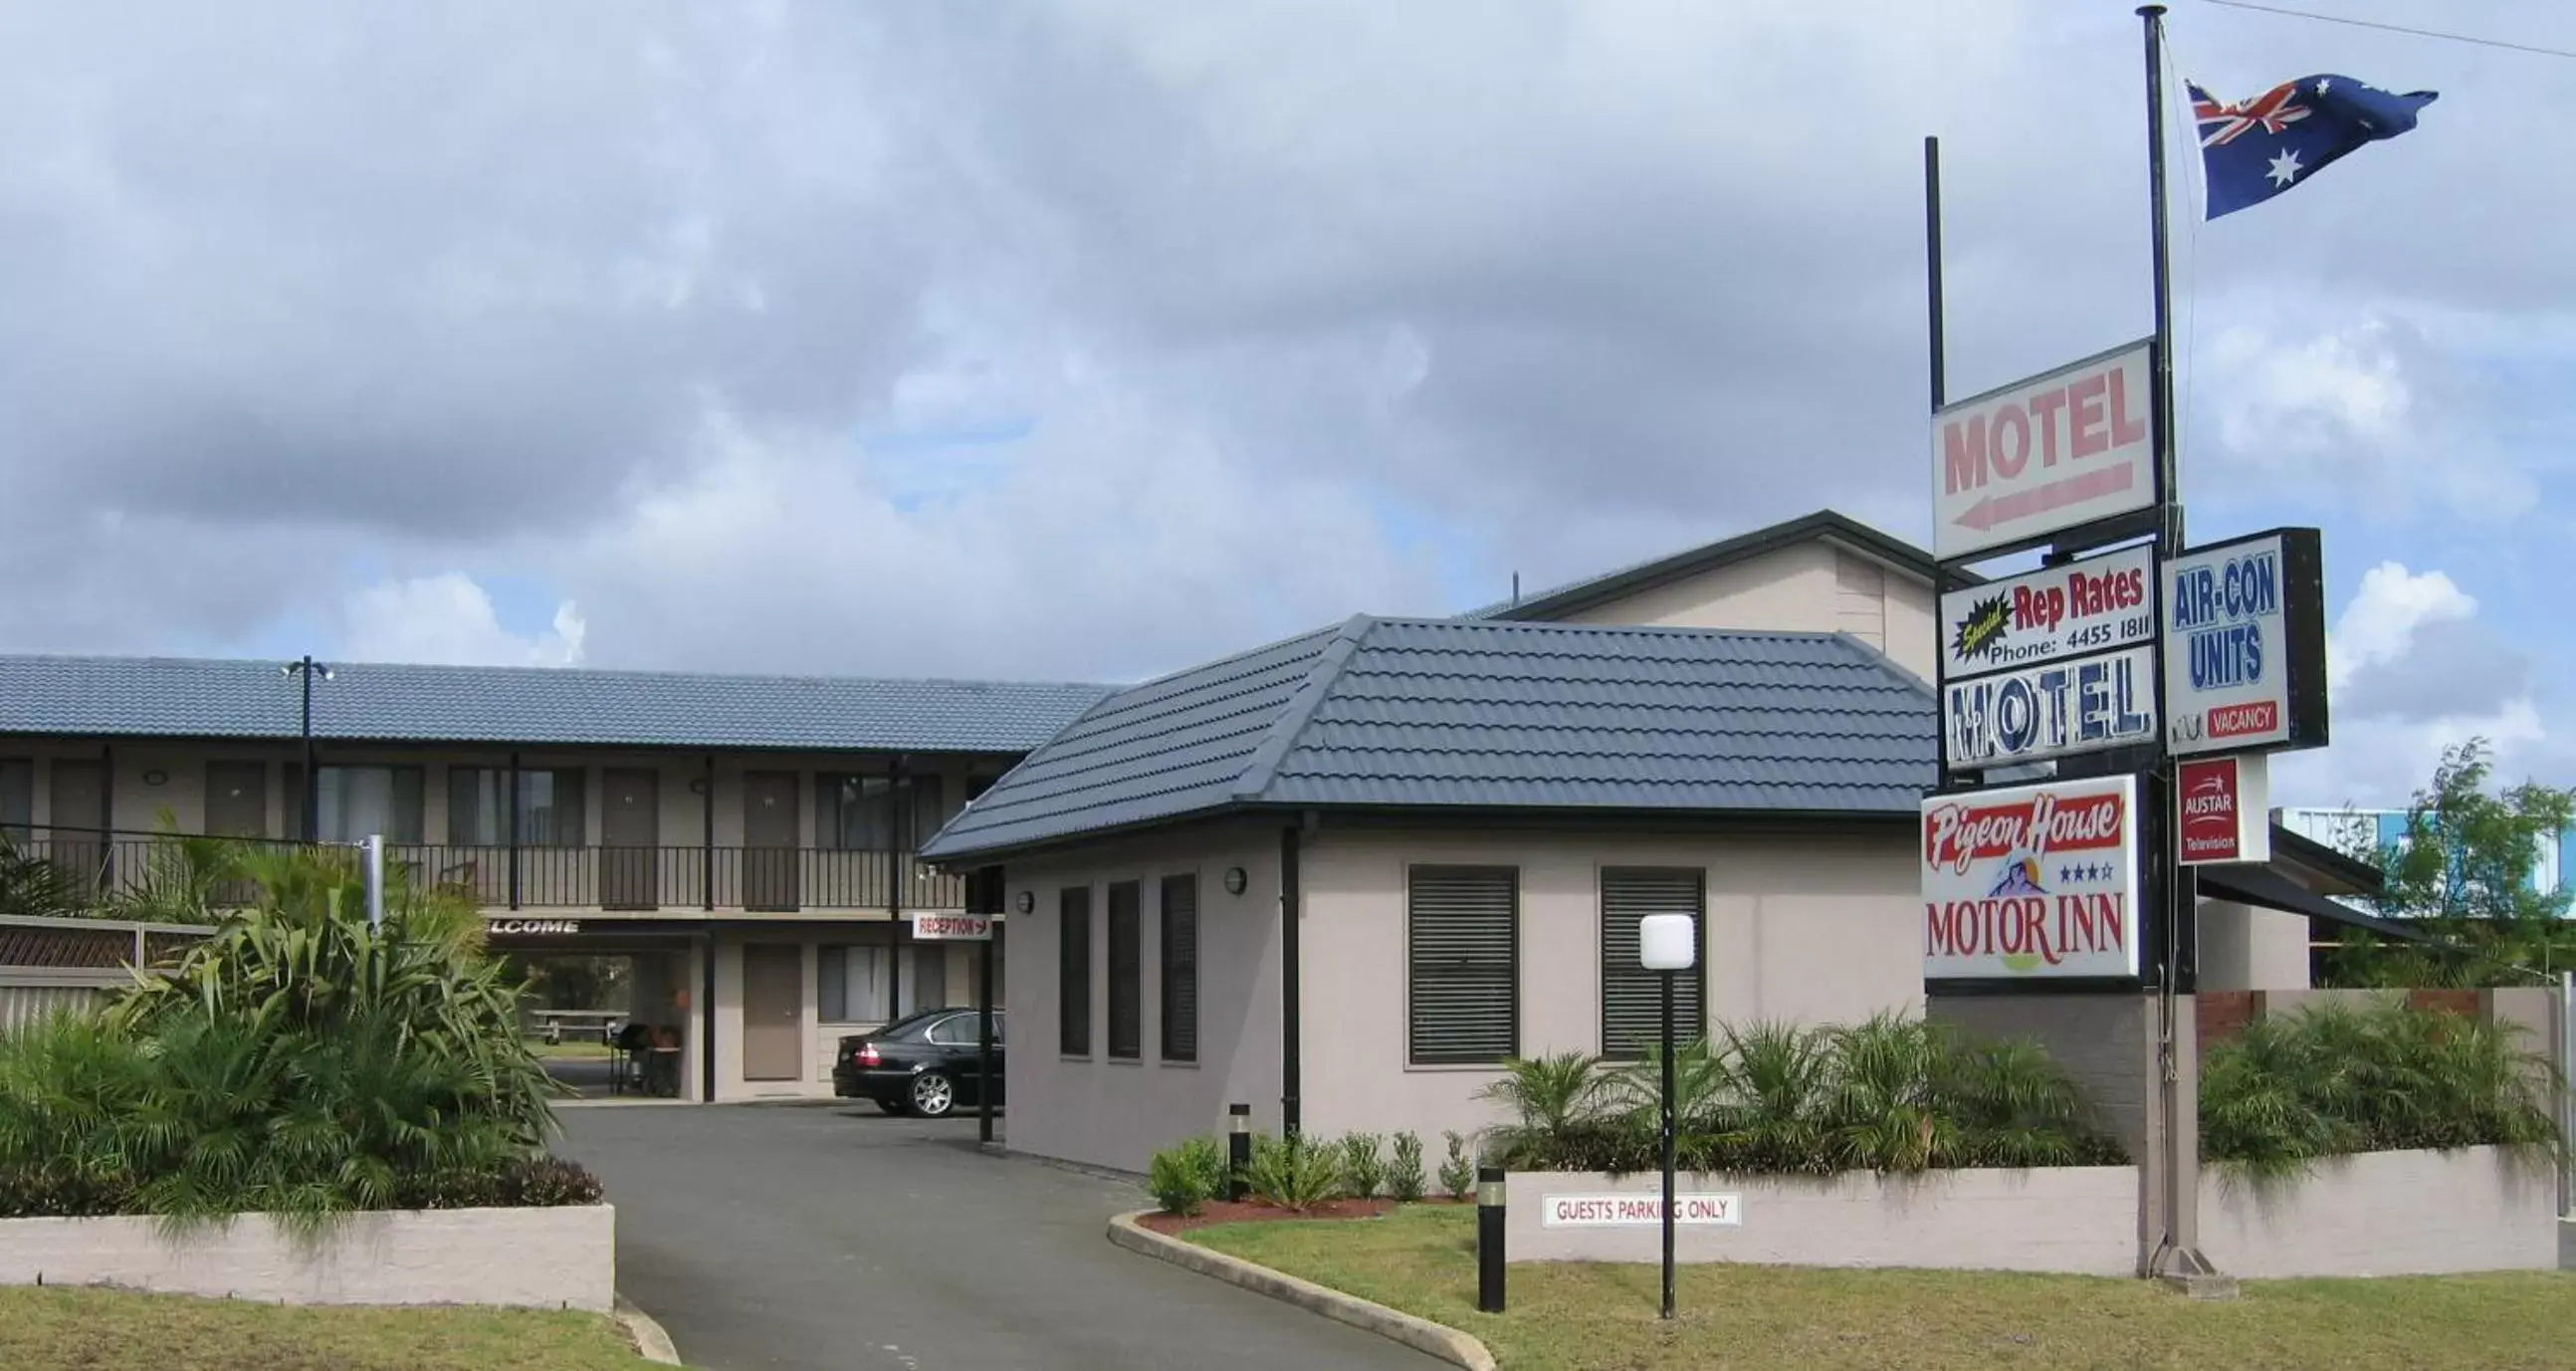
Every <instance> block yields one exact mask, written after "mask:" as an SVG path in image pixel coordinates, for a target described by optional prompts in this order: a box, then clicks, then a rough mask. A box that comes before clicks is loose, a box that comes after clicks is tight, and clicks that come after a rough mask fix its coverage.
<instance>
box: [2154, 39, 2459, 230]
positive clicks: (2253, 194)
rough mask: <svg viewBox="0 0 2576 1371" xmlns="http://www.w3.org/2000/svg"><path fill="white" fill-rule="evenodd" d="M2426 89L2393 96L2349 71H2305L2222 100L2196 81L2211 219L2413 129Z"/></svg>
mask: <svg viewBox="0 0 2576 1371" xmlns="http://www.w3.org/2000/svg"><path fill="white" fill-rule="evenodd" d="M2433 95H2434V93H2433V92H2432V91H2429V90H2419V91H2409V92H2408V93H2406V94H2404V95H2394V94H2391V93H2389V92H2387V91H2384V90H2381V89H2379V88H2378V87H2377V86H2365V85H2363V84H2362V83H2361V82H2359V81H2355V80H2353V79H2352V78H2351V77H2349V76H2335V75H2331V74H2329V75H2324V76H2302V77H2300V78H2299V79H2298V80H2296V81H2285V82H2283V83H2281V84H2280V85H2277V86H2274V87H2273V88H2271V89H2270V90H2268V91H2265V92H2264V93H2262V94H2261V95H2258V96H2256V97H2254V98H2253V99H2251V100H2240V101H2238V102H2236V103H2235V104H2232V105H2228V104H2221V103H2219V102H2218V101H2217V100H2216V99H2213V98H2212V97H2211V96H2210V94H2209V92H2208V91H2205V90H2202V89H2201V88H2200V87H2199V86H2198V85H2193V86H2192V88H2191V112H2192V114H2193V115H2194V116H2195V117H2197V118H2198V119H2199V121H2200V161H2201V167H2202V169H2203V170H2204V171H2205V172H2207V174H2208V176H2207V179H2208V184H2209V217H2210V218H2212V219H2215V218H2217V217H2218V216H2220V215H2222V214H2233V213H2235V212H2236V211H2237V210H2240V209H2243V208H2245V207H2246V206H2247V205H2259V204H2261V203H2263V202H2264V201H2266V200H2269V199H2271V198H2272V197H2273V196H2275V195H2278V194H2280V193H2281V192H2283V191H2285V190H2288V189H2289V188H2290V187H2292V186H2296V185H2304V184H2305V183H2306V182H2307V179H2308V178H2309V177H2311V176H2314V175H2316V174H2317V173H2318V172H2320V171H2322V170H2324V169H2325V165H2326V164H2327V163H2328V162H2331V161H2333V160H2335V159H2336V158H2338V157H2341V156H2343V155H2344V154H2345V153H2348V152H2350V151H2352V150H2353V149H2355V148H2358V147H2360V146H2361V145H2362V144H2364V143H2368V142H2374V141H2376V140H2378V139H2382V138H2394V137H2396V136H2397V135H2399V134H2401V133H2404V132H2405V131H2407V130H2408V129H2411V128H2413V127H2415V112H2416V111H2417V110H2420V109H2422V108H2424V107H2425V106H2426V105H2429V104H2431V103H2433Z"/></svg>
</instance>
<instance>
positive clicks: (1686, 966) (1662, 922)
mask: <svg viewBox="0 0 2576 1371" xmlns="http://www.w3.org/2000/svg"><path fill="white" fill-rule="evenodd" d="M1696 933H1697V930H1696V929H1695V928H1694V927H1693V924H1692V920H1691V916H1689V915H1688V914H1649V915H1647V916H1646V917H1644V918H1642V919H1640V920H1638V921H1637V960H1638V961H1640V962H1642V963H1643V964H1644V965H1645V968H1646V969H1647V970H1648V971H1653V972H1656V973H1659V974H1660V975H1661V976H1662V977H1663V981H1664V1052H1663V1061H1664V1091H1663V1094H1664V1099H1663V1145H1664V1207H1663V1218H1664V1314H1663V1316H1664V1317H1665V1318H1668V1319H1669V1318H1671V1317H1672V1316H1673V977H1674V976H1676V975H1678V974H1680V973H1681V972H1684V971H1688V970H1690V968H1691V965H1692V964H1693V963H1694V962H1696V961H1698V960H1699V948H1698V947H1697V946H1696V944H1697V942H1698V938H1697V936H1696Z"/></svg>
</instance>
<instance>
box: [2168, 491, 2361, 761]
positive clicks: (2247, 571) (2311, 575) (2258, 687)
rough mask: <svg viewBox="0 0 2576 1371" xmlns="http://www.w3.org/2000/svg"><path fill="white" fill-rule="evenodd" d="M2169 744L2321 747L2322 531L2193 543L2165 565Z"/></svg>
mask: <svg viewBox="0 0 2576 1371" xmlns="http://www.w3.org/2000/svg"><path fill="white" fill-rule="evenodd" d="M2163 581H2164V658H2165V662H2164V674H2165V716H2166V726H2165V742H2166V746H2167V748H2168V749H2169V750H2170V751H2172V752H2174V753H2176V754H2178V755H2192V754H2199V753H2212V752H2253V751H2266V752H2274V751H2283V750H2287V749H2292V748H2303V747H2322V746H2324V745H2325V742H2326V661H2325V641H2326V632H2325V583H2324V577H2323V574H2322V572H2321V564H2320V559H2319V555H2318V538H2317V531H2316V530H2315V529H2312V528H2285V529H2275V530H2273V531H2272V532H2270V533H2262V534H2257V535H2255V536H2253V537H2251V538H2239V539H2235V540H2233V541H2230V542H2225V543H2216V544H2212V545H2211V546H2208V547H2201V548H2194V549H2192V550H2191V551H2189V552H2186V553H2184V554H2183V555H2182V556H2180V557H2176V558H2174V559H2173V560H2172V561H2171V562H2168V563H2167V564H2166V565H2165V569H2164V577H2163Z"/></svg>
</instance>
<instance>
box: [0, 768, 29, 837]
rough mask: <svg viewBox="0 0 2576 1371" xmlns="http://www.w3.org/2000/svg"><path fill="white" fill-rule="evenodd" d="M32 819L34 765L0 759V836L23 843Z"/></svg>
mask: <svg viewBox="0 0 2576 1371" xmlns="http://www.w3.org/2000/svg"><path fill="white" fill-rule="evenodd" d="M35 821H36V764H35V763H34V762H30V761H24V760H21V759H17V758H11V759H10V760H7V761H0V837H5V838H7V839H9V840H10V841H11V842H18V843H23V842H25V841H27V838H28V836H29V827H28V826H29V825H31V824H33V823H34V822H35Z"/></svg>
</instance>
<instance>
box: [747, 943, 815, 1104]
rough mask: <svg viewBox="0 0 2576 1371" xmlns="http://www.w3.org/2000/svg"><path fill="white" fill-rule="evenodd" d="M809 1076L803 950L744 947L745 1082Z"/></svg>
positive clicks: (786, 946) (784, 945)
mask: <svg viewBox="0 0 2576 1371" xmlns="http://www.w3.org/2000/svg"><path fill="white" fill-rule="evenodd" d="M804 1075H805V949H804V948H802V947H798V946H796V945H795V944H792V943H745V944H744V945H743V949H742V1078H743V1079H744V1080H746V1081H793V1080H801V1079H803V1078H804Z"/></svg>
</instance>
